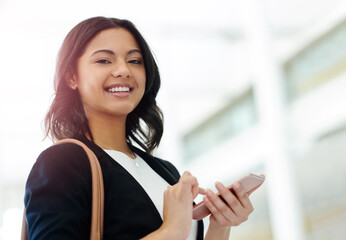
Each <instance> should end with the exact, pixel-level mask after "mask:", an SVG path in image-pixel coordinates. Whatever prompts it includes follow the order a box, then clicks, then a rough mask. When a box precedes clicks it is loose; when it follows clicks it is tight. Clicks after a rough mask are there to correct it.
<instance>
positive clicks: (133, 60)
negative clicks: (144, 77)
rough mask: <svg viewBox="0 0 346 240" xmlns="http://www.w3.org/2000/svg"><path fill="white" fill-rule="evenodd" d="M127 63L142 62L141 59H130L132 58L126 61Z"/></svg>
mask: <svg viewBox="0 0 346 240" xmlns="http://www.w3.org/2000/svg"><path fill="white" fill-rule="evenodd" d="M128 63H132V64H142V60H138V59H132V60H130V61H128Z"/></svg>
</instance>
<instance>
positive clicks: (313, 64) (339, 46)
mask: <svg viewBox="0 0 346 240" xmlns="http://www.w3.org/2000/svg"><path fill="white" fill-rule="evenodd" d="M345 46H346V21H344V22H342V23H340V24H339V25H337V26H336V27H335V28H333V29H332V30H331V31H329V32H328V33H326V34H325V35H324V36H322V37H321V38H319V39H317V40H316V41H315V42H313V43H312V44H310V45H309V46H308V47H307V48H305V49H304V50H302V51H301V52H299V53H298V54H297V55H296V56H295V57H293V58H292V59H291V60H290V61H288V62H287V63H286V64H285V72H286V77H287V79H286V80H287V89H288V98H289V100H290V101H293V100H295V99H297V98H299V97H301V96H302V95H304V94H306V93H308V92H309V91H311V90H312V89H314V88H316V87H318V86H319V85H321V84H323V83H325V82H327V81H329V80H330V79H332V78H333V77H334V76H336V75H338V74H340V73H342V72H343V71H346V48H345Z"/></svg>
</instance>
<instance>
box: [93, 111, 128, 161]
mask: <svg viewBox="0 0 346 240" xmlns="http://www.w3.org/2000/svg"><path fill="white" fill-rule="evenodd" d="M88 124H89V128H90V131H91V134H92V135H93V138H94V141H95V143H96V144H97V145H99V146H100V147H101V148H103V149H110V150H116V151H120V152H123V153H125V154H126V155H128V156H129V157H131V158H133V157H134V155H133V153H132V151H131V150H130V148H129V146H128V145H127V142H126V117H119V118H116V117H105V116H101V114H95V115H93V116H89V117H88ZM89 138H90V136H89Z"/></svg>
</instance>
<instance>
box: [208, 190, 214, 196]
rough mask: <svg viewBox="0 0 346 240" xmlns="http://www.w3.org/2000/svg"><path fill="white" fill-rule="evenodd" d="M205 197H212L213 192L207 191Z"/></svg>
mask: <svg viewBox="0 0 346 240" xmlns="http://www.w3.org/2000/svg"><path fill="white" fill-rule="evenodd" d="M207 195H208V196H209V197H211V196H213V192H212V191H211V190H209V189H208V190H207Z"/></svg>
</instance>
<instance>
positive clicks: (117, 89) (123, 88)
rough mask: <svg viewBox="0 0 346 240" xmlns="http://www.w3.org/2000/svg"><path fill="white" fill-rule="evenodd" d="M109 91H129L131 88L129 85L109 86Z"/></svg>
mask: <svg viewBox="0 0 346 240" xmlns="http://www.w3.org/2000/svg"><path fill="white" fill-rule="evenodd" d="M107 91H108V92H129V91H130V88H128V87H115V88H108V89H107Z"/></svg>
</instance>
